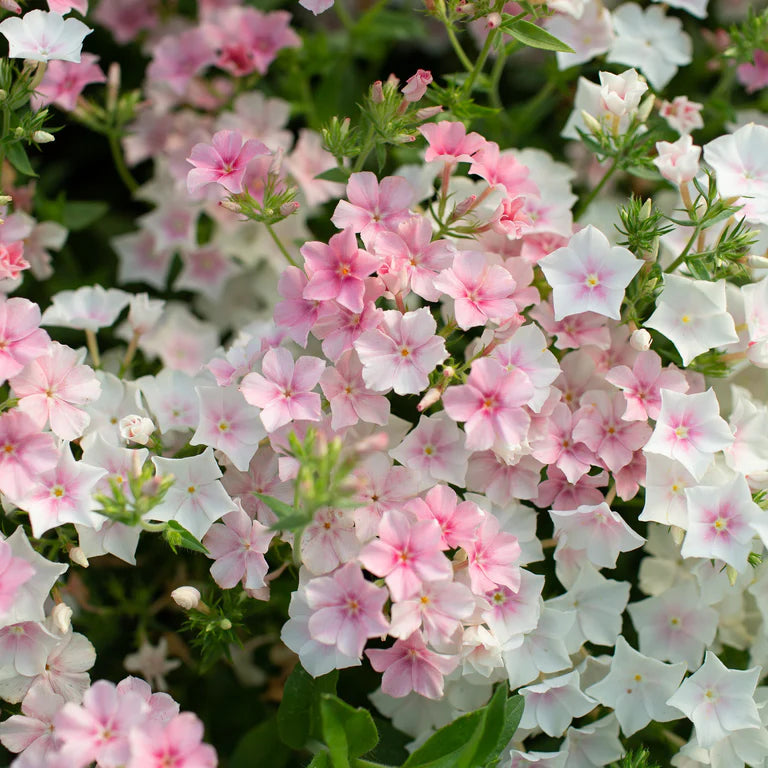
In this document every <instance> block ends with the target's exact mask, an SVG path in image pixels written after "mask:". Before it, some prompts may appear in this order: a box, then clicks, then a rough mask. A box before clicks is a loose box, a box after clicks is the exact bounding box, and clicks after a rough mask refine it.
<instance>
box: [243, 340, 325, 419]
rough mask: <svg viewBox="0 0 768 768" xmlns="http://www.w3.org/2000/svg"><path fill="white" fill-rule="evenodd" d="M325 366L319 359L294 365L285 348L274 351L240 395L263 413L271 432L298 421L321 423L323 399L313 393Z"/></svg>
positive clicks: (301, 360)
mask: <svg viewBox="0 0 768 768" xmlns="http://www.w3.org/2000/svg"><path fill="white" fill-rule="evenodd" d="M324 368H325V363H324V362H323V361H322V360H320V359H319V358H316V357H308V356H307V357H300V358H299V359H298V360H296V361H295V362H294V359H293V357H292V356H291V353H290V352H289V351H288V350H287V349H285V348H284V347H276V348H274V349H270V350H269V352H267V353H266V354H265V355H264V358H263V360H262V366H261V370H262V373H263V374H264V375H262V374H261V373H255V372H254V373H249V374H248V375H247V376H246V377H245V378H244V379H243V382H242V384H241V385H240V391H241V392H242V393H243V396H244V397H245V399H246V400H247V401H248V402H249V403H250V404H251V405H255V406H257V407H259V408H261V409H262V411H261V414H260V416H261V421H262V423H263V424H264V427H265V428H266V430H267V432H274V431H275V430H276V429H278V428H279V427H282V426H283V425H285V424H288V423H289V422H290V421H293V420H294V419H297V420H307V421H320V395H318V394H317V393H316V392H313V391H312V390H313V389H314V388H315V387H316V386H317V383H318V381H320V376H321V375H322V372H323V369H324Z"/></svg>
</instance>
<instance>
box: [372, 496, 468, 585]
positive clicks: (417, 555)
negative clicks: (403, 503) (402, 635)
mask: <svg viewBox="0 0 768 768" xmlns="http://www.w3.org/2000/svg"><path fill="white" fill-rule="evenodd" d="M441 549H442V532H441V530H440V526H439V525H437V523H436V521H435V520H423V521H419V522H414V521H413V520H412V518H411V517H410V516H409V515H406V514H405V513H403V512H399V511H396V510H394V509H393V510H390V511H389V512H386V513H385V514H384V516H383V517H382V518H381V523H380V524H379V534H378V539H374V540H373V541H371V542H369V543H368V544H367V545H366V546H365V547H364V548H363V550H362V552H360V555H359V556H358V558H359V560H360V562H361V563H362V564H363V566H364V567H365V568H367V569H368V570H369V571H370V572H371V573H373V574H375V575H376V576H383V577H384V579H385V581H386V582H387V586H388V587H389V591H390V593H391V594H392V599H393V600H405V599H407V598H409V597H411V596H412V595H414V594H415V593H416V592H418V590H419V589H421V585H422V583H423V582H429V581H441V580H446V579H450V578H451V576H452V574H453V571H452V569H451V563H450V561H449V560H448V558H447V557H446V556H445V555H444V554H443V553H442V552H441Z"/></svg>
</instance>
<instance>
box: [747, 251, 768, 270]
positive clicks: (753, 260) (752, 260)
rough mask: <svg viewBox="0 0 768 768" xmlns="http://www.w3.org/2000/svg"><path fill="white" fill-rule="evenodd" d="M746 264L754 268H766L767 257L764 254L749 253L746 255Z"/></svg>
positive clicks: (767, 263) (767, 265) (767, 264)
mask: <svg viewBox="0 0 768 768" xmlns="http://www.w3.org/2000/svg"><path fill="white" fill-rule="evenodd" d="M747 264H748V265H749V266H750V267H755V268H756V269H766V268H768V258H767V257H765V256H758V255H756V254H750V255H749V256H747Z"/></svg>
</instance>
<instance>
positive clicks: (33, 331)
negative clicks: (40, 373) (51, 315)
mask: <svg viewBox="0 0 768 768" xmlns="http://www.w3.org/2000/svg"><path fill="white" fill-rule="evenodd" d="M39 326H40V307H38V306H37V304H33V303H32V302H31V301H29V300H27V299H22V298H20V297H17V296H14V297H12V298H10V299H6V298H5V297H0V381H5V380H6V379H8V378H10V377H11V376H15V375H16V374H17V373H19V372H20V371H21V369H22V368H24V366H25V365H26V364H27V363H30V362H31V361H32V360H34V359H35V358H37V357H40V356H41V355H44V354H45V352H46V350H47V349H48V346H49V344H50V339H49V338H48V334H47V333H46V332H45V331H43V330H42V329H41V328H40V327H39Z"/></svg>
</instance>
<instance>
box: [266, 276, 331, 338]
mask: <svg viewBox="0 0 768 768" xmlns="http://www.w3.org/2000/svg"><path fill="white" fill-rule="evenodd" d="M308 282H309V278H308V277H307V276H306V274H304V272H303V271H302V270H301V269H299V268H298V267H290V266H289V267H286V268H285V269H284V270H283V271H282V273H281V274H280V279H279V280H278V283H277V292H278V293H279V294H280V296H282V297H283V300H282V301H280V302H278V304H277V305H276V306H275V309H274V315H273V316H274V319H275V323H277V325H279V326H283V327H284V328H285V329H286V331H287V333H288V335H289V336H290V337H291V339H293V340H294V341H295V342H296V343H297V344H299V345H301V346H302V347H306V346H307V338H308V337H309V331H310V329H311V328H312V326H313V325H314V324H315V322H316V321H317V317H318V315H319V313H320V302H319V301H317V300H316V299H305V298H304V289H305V288H306V287H307V283H308Z"/></svg>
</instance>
